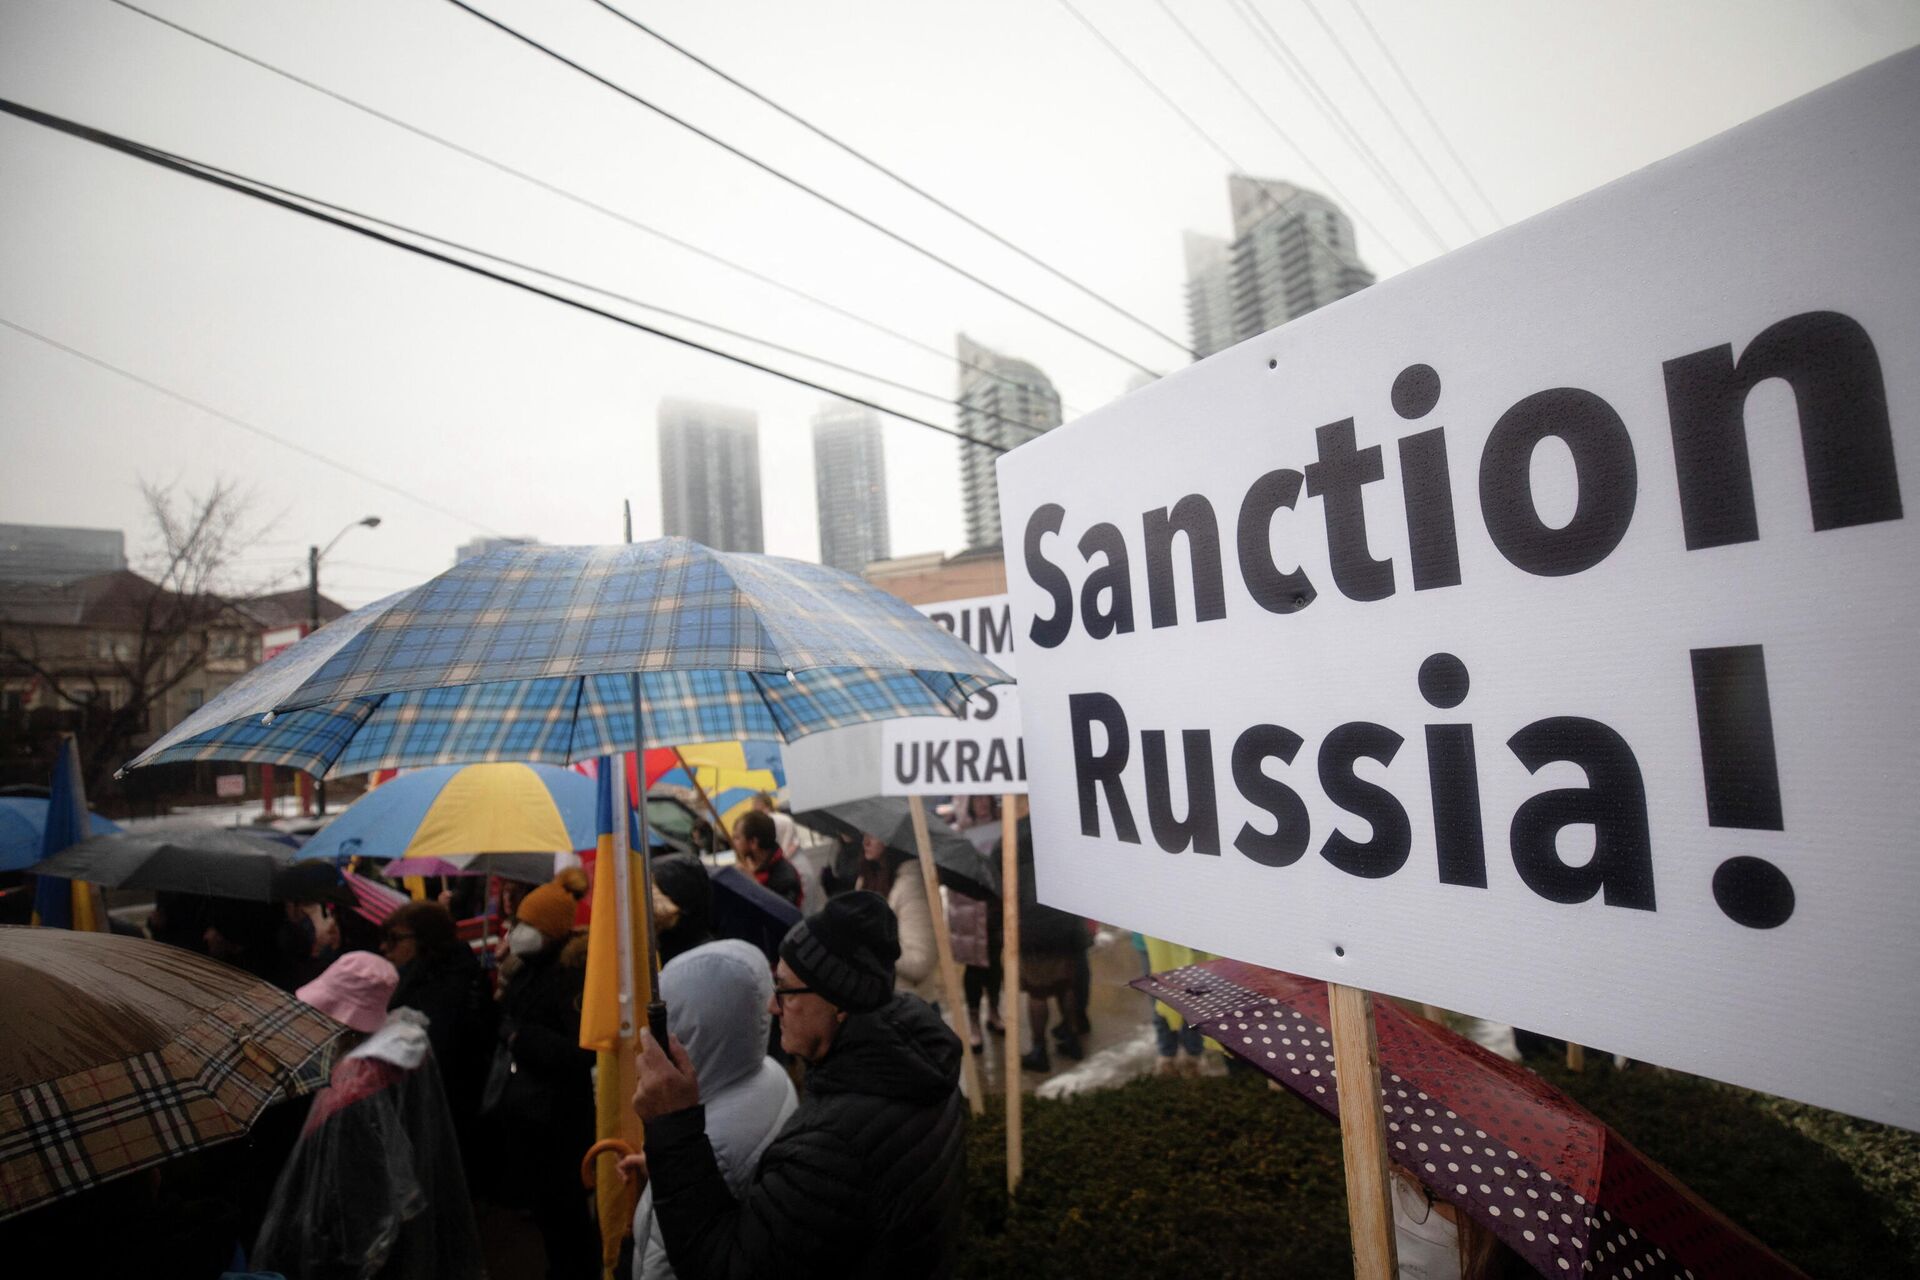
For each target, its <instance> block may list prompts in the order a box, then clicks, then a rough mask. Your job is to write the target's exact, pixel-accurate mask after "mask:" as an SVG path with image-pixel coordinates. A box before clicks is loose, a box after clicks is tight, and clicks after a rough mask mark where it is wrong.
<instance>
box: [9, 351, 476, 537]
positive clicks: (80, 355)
mask: <svg viewBox="0 0 1920 1280" xmlns="http://www.w3.org/2000/svg"><path fill="white" fill-rule="evenodd" d="M0 325H5V326H6V327H7V328H9V329H11V330H13V331H14V332H15V333H18V334H23V335H25V336H26V337H29V338H32V339H33V340H34V341H36V342H42V343H45V344H46V345H47V346H49V347H52V348H53V349H54V350H56V351H64V352H65V353H66V354H68V355H70V356H72V357H73V358H74V359H76V360H84V361H86V363H88V364H90V365H93V366H94V367H95V368H99V369H105V370H106V371H107V372H108V373H112V374H117V375H118V376H120V377H122V378H125V379H126V380H127V381H128V382H132V383H135V384H137V385H139V386H142V387H145V388H146V389H147V390H149V391H152V392H154V393H155V394H157V395H163V396H165V397H166V398H167V399H169V400H173V401H177V402H178V403H180V404H184V405H186V406H187V407H188V408H189V409H196V410H198V411H199V412H201V413H204V414H206V415H207V416H208V417H210V418H218V419H219V420H220V421H221V422H224V423H226V424H228V425H229V426H234V427H238V428H240V429H241V430H242V431H245V432H248V433H249V434H252V435H256V436H259V437H260V438H261V439H262V440H267V441H270V442H272V443H273V444H277V445H279V446H280V447H281V448H282V449H291V450H292V451H293V452H295V453H297V454H300V455H301V456H303V457H305V458H309V459H311V460H312V461H314V462H318V463H319V464H321V465H322V466H326V467H332V468H333V469H334V470H335V471H338V472H340V473H341V474H342V475H348V476H352V477H353V478H354V479H355V480H359V481H361V482H362V483H364V484H370V485H374V486H375V487H377V488H381V489H385V490H386V491H387V492H388V493H391V494H393V495H395V496H396V497H401V498H405V499H406V500H407V501H408V502H412V503H415V504H417V505H419V506H422V507H425V508H426V509H427V510H429V511H432V512H434V513H436V514H438V515H443V516H446V517H447V518H448V519H450V520H457V521H459V522H460V523H461V524H464V525H471V526H472V527H473V528H475V529H478V530H480V532H482V533H487V534H492V535H493V536H494V537H499V536H500V531H499V530H498V529H495V528H493V527H491V526H490V525H485V524H482V523H481V522H480V521H478V520H475V519H474V518H473V517H472V516H463V515H461V514H460V513H459V512H458V511H453V510H449V509H448V508H446V507H443V506H441V505H440V504H439V503H437V502H435V501H433V499H431V498H423V497H421V496H420V495H419V494H417V493H414V492H412V491H410V490H407V489H403V488H401V487H400V486H399V485H397V484H394V483H393V482H392V481H390V480H382V479H381V478H380V477H379V476H375V475H369V474H367V473H366V472H364V471H361V470H359V469H358V468H355V467H350V466H348V465H347V464H346V463H344V462H341V461H340V460H339V459H338V458H329V457H328V456H327V455H326V454H324V453H321V452H319V451H318V450H316V449H309V448H308V447H307V446H306V445H303V444H300V443H298V442H297V441H293V440H289V439H287V438H286V437H285V436H281V435H275V434H274V433H273V432H271V431H269V430H267V429H266V428H265V427H262V426H258V425H256V424H255V423H251V422H248V421H247V420H246V419H245V418H240V417H236V416H234V415H233V414H231V413H228V412H226V411H225V410H224V409H216V408H214V407H213V406H212V405H210V404H207V403H206V402H205V401H202V400H196V399H194V398H193V397H192V396H189V395H183V394H182V393H180V392H178V391H175V390H174V389H173V388H172V387H166V386H162V385H161V384H159V383H158V382H155V381H153V380H152V379H151V378H144V377H141V376H140V375H139V374H137V373H135V372H133V370H131V369H123V368H121V367H120V366H119V365H117V364H114V363H112V362H111V361H108V360H103V359H101V358H100V357H99V356H96V355H92V354H90V353H88V352H85V351H82V350H80V348H78V347H73V346H69V345H67V344H66V343H64V342H62V341H60V340H59V339H58V338H52V337H49V336H47V335H46V334H44V333H41V332H40V331H39V330H38V329H33V328H29V327H28V326H26V325H24V324H21V323H19V322H18V321H14V320H9V319H7V318H6V317H5V316H0Z"/></svg>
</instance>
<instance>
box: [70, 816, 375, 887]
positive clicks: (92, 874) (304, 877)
mask: <svg viewBox="0 0 1920 1280" xmlns="http://www.w3.org/2000/svg"><path fill="white" fill-rule="evenodd" d="M33 874H35V875H39V876H55V877H58V878H60V879H63V880H86V881H90V882H92V883H94V884H98V885H105V886H106V887H107V888H109V889H171V890H174V891H176V892H180V893H197V894H201V895H204V896H206V897H211V898H244V899H248V900H250V901H254V902H280V901H295V900H297V901H302V902H318V901H336V902H337V901H341V900H342V899H341V897H340V895H341V894H342V893H343V892H344V890H343V888H342V886H341V884H340V873H339V872H338V871H337V870H336V869H335V868H333V867H331V866H328V865H326V864H324V863H315V862H310V863H305V864H302V865H300V866H298V867H296V866H294V851H293V850H292V849H290V848H288V847H287V846H286V845H285V844H282V843H281V842H280V841H278V840H275V839H272V838H270V837H267V836H261V835H256V834H254V833H253V832H251V831H244V830H237V829H234V828H231V827H189V828H183V829H180V830H175V831H155V832H149V833H141V834H129V833H122V834H120V835H111V836H94V837H93V838H92V839H89V840H82V841H81V842H80V843H79V844H76V845H73V846H71V847H70V848H67V849H63V850H62V851H61V852H59V853H57V854H55V855H54V856H53V857H51V858H48V859H47V860H46V861H45V862H42V863H39V864H38V865H36V866H35V867H34V868H33ZM348 900H350V898H349V899H348Z"/></svg>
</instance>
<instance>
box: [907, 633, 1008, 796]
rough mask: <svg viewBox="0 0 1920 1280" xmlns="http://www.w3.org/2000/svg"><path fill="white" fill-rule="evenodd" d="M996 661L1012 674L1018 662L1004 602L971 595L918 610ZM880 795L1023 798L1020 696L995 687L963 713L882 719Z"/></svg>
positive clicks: (1002, 686) (975, 697)
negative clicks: (1015, 796)
mask: <svg viewBox="0 0 1920 1280" xmlns="http://www.w3.org/2000/svg"><path fill="white" fill-rule="evenodd" d="M915 607H916V608H918V609H919V610H920V612H922V613H924V614H926V615H927V616H928V617H929V618H931V619H933V620H934V621H935V622H936V623H938V624H940V625H941V626H943V627H945V628H946V629H947V630H948V631H951V632H952V633H953V634H954V635H956V636H958V637H960V639H961V640H963V641H965V642H966V643H967V644H970V645H972V646H973V647H974V648H975V649H977V650H979V651H980V652H981V653H984V654H986V655H987V656H988V657H989V658H992V659H993V661H994V663H995V665H997V666H998V667H999V668H1000V669H1001V670H1003V671H1005V672H1006V673H1007V674H1008V675H1010V676H1015V677H1017V676H1018V675H1019V674H1020V672H1019V671H1018V669H1017V667H1016V663H1015V660H1014V656H1013V647H1014V646H1013V633H1012V615H1011V611H1010V610H1011V606H1010V604H1009V603H1008V600H1007V597H1006V596H1004V595H999V596H974V597H971V598H969V599H965V600H943V601H940V602H939V603H937V604H923V605H917V606H915ZM880 740H881V748H882V753H881V768H882V774H881V783H880V794H882V795H888V796H951V795H1024V794H1026V790H1027V759H1026V744H1025V743H1024V742H1023V741H1022V740H1021V737H1020V690H1019V688H1018V686H1016V685H1010V684H998V685H994V686H993V687H992V688H989V689H983V690H981V691H980V692H979V693H976V694H974V695H973V697H972V698H970V699H968V701H967V709H966V714H964V715H962V716H959V717H953V716H912V717H909V718H906V719H899V720H887V721H883V722H882V724H881V729H880Z"/></svg>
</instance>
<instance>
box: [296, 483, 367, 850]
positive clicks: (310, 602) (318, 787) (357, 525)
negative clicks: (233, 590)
mask: <svg viewBox="0 0 1920 1280" xmlns="http://www.w3.org/2000/svg"><path fill="white" fill-rule="evenodd" d="M379 527H380V517H379V516H367V517H366V518H364V519H361V520H355V521H354V522H353V523H352V524H350V525H348V526H347V527H346V528H344V529H342V530H341V531H340V532H338V533H336V534H334V535H333V541H332V542H329V543H328V544H327V545H326V549H325V550H322V549H321V548H319V547H308V548H307V634H308V635H312V634H313V633H314V632H316V631H318V630H319V629H320V561H321V560H322V559H323V558H324V557H325V556H326V554H327V552H328V551H331V550H333V548H334V545H335V543H338V542H339V541H340V539H342V538H344V537H346V536H347V535H348V534H349V533H352V532H353V531H354V530H355V529H362V528H364V529H378V528H379ZM313 798H314V802H315V805H316V807H317V808H318V809H319V811H320V813H319V816H320V817H323V818H324V817H326V816H327V780H326V778H324V777H322V776H321V775H319V774H315V775H314V778H313Z"/></svg>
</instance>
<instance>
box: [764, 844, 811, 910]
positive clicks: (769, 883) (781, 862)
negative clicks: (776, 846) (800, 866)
mask: <svg viewBox="0 0 1920 1280" xmlns="http://www.w3.org/2000/svg"><path fill="white" fill-rule="evenodd" d="M753 878H754V879H755V880H757V881H759V882H760V883H761V884H762V885H764V886H766V887H767V888H769V889H771V890H773V891H774V892H775V893H777V894H779V895H780V896H781V897H783V898H785V899H786V900H787V901H788V902H791V903H792V904H793V905H794V906H796V907H797V906H799V905H800V899H801V898H802V897H803V896H804V895H805V893H806V887H805V886H804V885H802V884H801V883H800V872H799V871H798V870H797V869H796V868H795V867H794V865H793V863H791V862H789V861H787V855H786V854H784V853H781V852H779V851H778V850H775V851H774V855H773V857H772V858H770V859H768V860H767V862H766V864H765V865H764V866H762V867H761V868H760V869H759V870H758V871H755V872H754V873H753Z"/></svg>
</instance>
